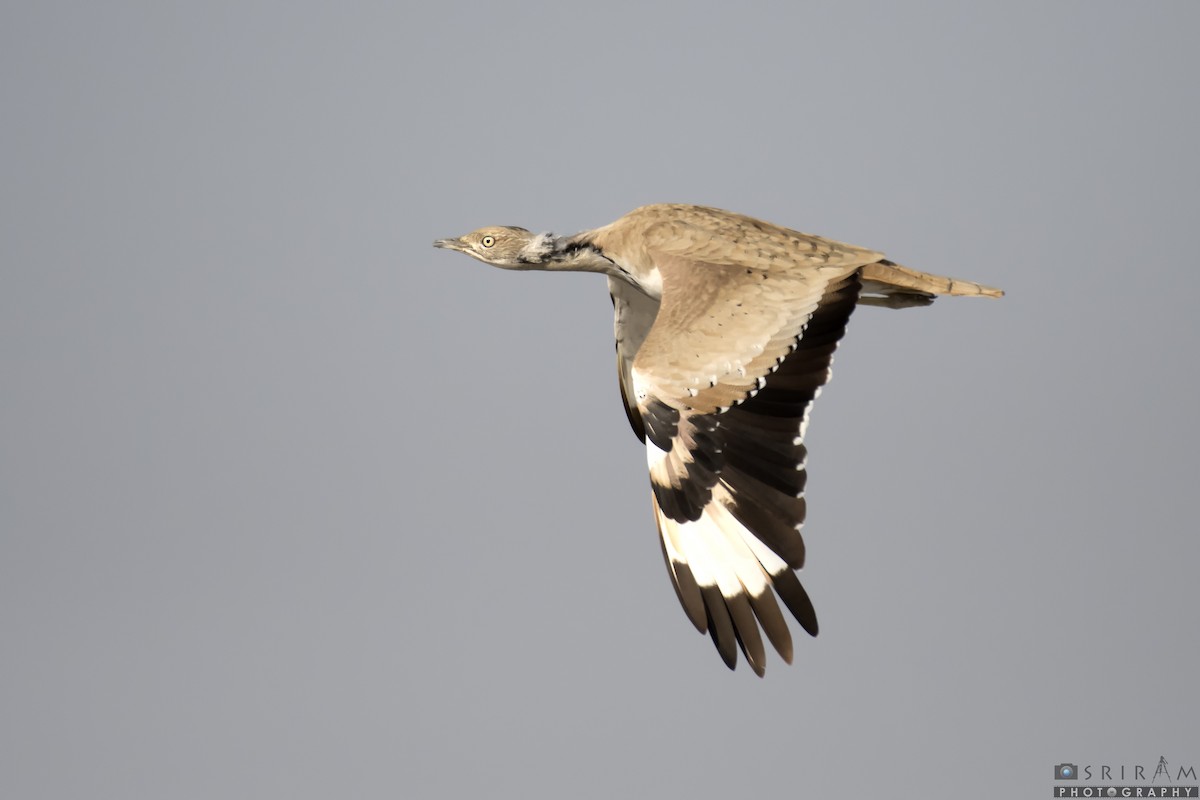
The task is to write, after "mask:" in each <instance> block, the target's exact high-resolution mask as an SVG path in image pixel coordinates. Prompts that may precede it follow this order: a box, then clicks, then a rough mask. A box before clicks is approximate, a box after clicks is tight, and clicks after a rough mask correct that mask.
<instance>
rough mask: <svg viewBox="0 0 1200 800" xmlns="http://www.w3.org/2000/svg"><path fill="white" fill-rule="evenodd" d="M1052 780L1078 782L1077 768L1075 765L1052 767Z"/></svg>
mask: <svg viewBox="0 0 1200 800" xmlns="http://www.w3.org/2000/svg"><path fill="white" fill-rule="evenodd" d="M1054 780H1056V781H1076V780H1079V767H1078V766H1076V765H1075V764H1057V765H1055V767H1054Z"/></svg>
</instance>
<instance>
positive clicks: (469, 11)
mask: <svg viewBox="0 0 1200 800" xmlns="http://www.w3.org/2000/svg"><path fill="white" fill-rule="evenodd" d="M1198 26H1200V6H1198V5H1197V4H1196V3H1194V2H1153V3H1127V2H1079V3H1052V4H1032V3H1031V4H1004V5H1002V6H1001V5H999V4H997V5H996V6H994V7H992V8H990V9H982V8H979V7H976V4H953V3H945V4H933V3H924V4H889V3H862V4H833V3H829V4H824V5H822V6H820V7H816V6H808V7H805V6H803V5H795V6H793V5H790V4H766V3H736V4H729V3H704V4H695V3H660V4H653V5H652V6H650V5H639V4H632V3H604V4H590V5H588V6H586V7H582V6H580V7H574V6H570V5H563V4H550V3H545V4H538V3H518V4H510V5H505V6H499V5H497V6H492V5H488V4H483V3H480V4H455V3H442V4H438V5H437V6H436V8H435V7H434V6H433V5H432V4H430V5H429V6H428V7H420V8H418V7H415V6H414V5H413V4H403V3H399V4H366V3H363V4H339V5H338V6H337V7H336V9H335V8H334V7H333V6H332V5H330V6H326V5H321V4H313V3H293V4H276V5H270V4H259V3H207V4H194V5H185V4H137V3H110V4H82V3H80V4H53V3H39V4H23V5H22V6H21V7H17V4H7V5H6V6H5V7H4V8H3V10H0V102H2V108H3V111H2V113H0V375H2V382H0V647H2V648H3V649H2V652H0V796H4V797H13V798H18V797H19V798H43V797H44V798H61V797H87V798H141V797H145V798H212V797H222V798H263V797H294V798H310V797H311V798H318V797H320V798H324V797H334V796H338V797H343V796H344V797H397V796H401V797H456V796H463V795H467V794H470V795H478V796H485V797H486V796H499V797H507V796H521V797H614V796H629V797H638V796H649V795H650V794H651V793H654V795H656V796H662V797H696V798H703V797H730V796H760V795H761V796H767V795H774V796H787V797H791V796H807V797H829V798H837V797H863V796H867V794H868V793H879V792H883V791H888V792H892V793H898V794H899V795H901V796H903V795H904V794H906V793H910V792H911V793H913V794H915V793H916V792H917V791H918V790H917V788H916V787H920V788H919V792H920V794H921V796H923V797H930V798H953V797H961V796H963V795H964V787H967V786H969V785H970V784H972V783H979V784H980V785H981V788H979V789H978V790H977V792H976V794H977V795H979V796H996V797H1001V796H1014V797H1015V796H1021V797H1037V796H1049V792H1050V789H1051V785H1052V780H1051V777H1052V766H1053V765H1054V764H1056V763H1058V762H1060V761H1064V760H1065V761H1075V762H1078V763H1080V764H1113V765H1116V764H1130V765H1132V764H1142V765H1151V766H1152V765H1153V764H1154V763H1156V761H1157V759H1158V757H1159V756H1160V755H1164V756H1165V757H1166V758H1167V759H1168V761H1169V762H1170V763H1172V764H1173V765H1186V764H1200V729H1198V728H1197V725H1196V712H1197V710H1198V708H1197V691H1196V684H1195V677H1194V676H1195V664H1196V661H1197V657H1198V656H1200V648H1198V645H1197V640H1198V638H1200V636H1198V633H1200V630H1198V629H1200V625H1198V621H1197V608H1198V605H1197V600H1196V591H1195V568H1196V564H1197V563H1198V561H1200V542H1198V540H1197V537H1196V534H1195V526H1194V522H1193V517H1194V513H1193V507H1194V505H1195V503H1194V493H1195V490H1194V486H1193V484H1194V483H1195V480H1196V476H1197V466H1196V452H1197V446H1198V445H1200V435H1198V433H1200V431H1198V426H1197V422H1196V415H1195V411H1194V408H1195V404H1196V394H1197V388H1198V387H1197V363H1198V358H1197V345H1198V344H1200V330H1198V327H1200V326H1198V323H1197V320H1196V315H1195V313H1194V311H1193V304H1194V300H1195V297H1196V295H1197V292H1198V291H1200V281H1198V279H1197V274H1198V273H1197V270H1196V268H1195V266H1194V265H1193V263H1192V262H1193V261H1194V256H1193V249H1194V247H1193V241H1192V239H1193V231H1194V229H1195V227H1196V224H1197V220H1198V219H1200V203H1198V202H1197V194H1196V187H1197V185H1198V184H1200V158H1198V157H1197V151H1196V145H1195V142H1196V141H1200V124H1198V123H1200V102H1198V101H1200V98H1198V97H1197V88H1196V87H1197V81H1196V76H1197V75H1200V55H1198V54H1197V50H1196V48H1195V46H1194V35H1195V31H1196V30H1197V29H1198ZM657 201H680V202H696V203H706V204H712V205H718V206H722V207H726V208H730V209H734V210H736V211H740V212H743V213H749V214H753V215H756V216H760V217H763V218H765V219H769V220H771V221H774V222H778V223H780V224H785V225H789V226H792V227H796V228H799V229H801V230H805V231H810V232H813V233H818V234H822V235H825V236H829V237H832V238H836V239H841V240H845V241H849V242H853V243H855V244H858V245H862V246H865V247H871V248H875V249H879V250H883V251H885V252H886V253H888V255H889V256H891V257H893V258H895V259H896V260H898V261H901V262H902V263H905V264H907V265H910V266H912V267H914V268H918V269H924V270H928V271H931V272H935V273H941V274H948V275H953V276H958V277H963V278H968V279H971V280H975V281H980V282H983V283H987V284H992V285H998V286H1001V287H1003V288H1004V289H1006V290H1007V291H1008V297H1006V298H1005V299H1004V300H1002V301H999V302H985V301H972V300H966V299H963V300H959V299H950V298H948V299H944V300H941V301H939V302H938V303H937V304H935V305H934V306H933V307H932V308H929V309H920V310H912V311H905V312H891V311H886V310H881V309H872V308H863V309H860V310H859V311H858V312H856V314H855V316H854V318H853V319H852V321H851V325H850V329H849V333H848V334H847V337H846V339H845V341H844V343H843V346H842V348H841V349H840V350H839V353H838V358H837V364H836V366H835V369H834V379H833V381H832V383H831V384H830V386H829V388H828V389H827V390H826V392H825V393H824V395H823V396H822V398H821V400H820V401H819V402H818V404H817V406H816V409H815V412H814V416H813V422H812V426H811V428H810V431H809V447H810V453H811V457H810V463H809V467H810V470H809V472H810V482H809V508H810V516H809V523H808V525H807V526H806V539H807V541H808V545H809V561H808V566H807V567H806V568H805V570H804V572H803V573H802V577H803V579H804V582H805V585H806V587H807V588H808V589H809V591H810V593H811V594H812V596H813V599H814V602H815V604H816V607H817V610H818V613H819V615H820V618H821V623H822V632H821V636H820V637H819V638H818V639H816V640H808V639H807V638H805V639H804V640H803V641H800V640H799V639H798V640H797V655H796V663H795V664H794V665H793V666H791V667H785V666H783V665H782V664H781V663H780V662H779V660H778V659H777V658H773V659H771V660H770V661H769V666H768V672H767V677H766V679H765V680H761V681H760V680H758V679H756V678H755V677H754V676H753V674H752V673H751V672H750V671H749V670H748V669H747V668H746V666H745V664H743V665H742V666H741V668H740V669H739V670H738V671H737V672H736V673H733V674H730V673H728V672H727V670H726V669H725V667H724V666H723V665H722V664H721V662H720V659H719V658H718V657H717V655H716V653H715V651H714V650H713V648H712V646H711V644H710V643H709V641H708V640H707V639H704V638H701V637H700V636H698V635H697V634H696V633H695V631H694V630H693V629H692V627H691V626H690V624H689V623H688V622H687V620H686V618H685V617H684V615H683V613H682V611H681V610H680V609H679V607H678V604H677V602H676V600H675V598H674V595H673V593H672V591H671V588H670V584H669V582H668V579H667V576H666V574H665V570H664V567H663V564H662V561H661V557H660V555H659V546H658V543H657V541H656V540H655V532H654V524H653V520H652V519H651V516H650V513H649V498H648V494H649V489H648V485H647V479H646V476H645V474H644V455H643V453H642V451H641V447H640V445H639V444H638V442H637V440H636V439H635V438H634V436H633V434H632V433H631V432H630V431H629V430H628V426H627V423H626V421H625V418H624V414H623V413H622V410H621V407H620V400H619V395H618V391H617V386H616V375H615V370H614V367H613V356H612V337H611V327H610V326H611V316H610V310H609V301H608V297H607V296H606V293H605V290H604V284H603V281H602V280H601V279H599V278H597V277H596V276H581V275H567V276H558V275H544V274H511V273H505V272H502V271H500V270H494V269H490V268H488V267H485V266H483V265H481V264H477V263H475V262H471V261H469V260H468V259H465V258H462V257H455V256H452V255H449V254H446V253H443V252H438V251H435V250H433V249H431V248H430V241H431V240H432V239H434V238H435V237H439V236H449V235H457V234H460V233H462V232H464V231H466V230H468V229H471V228H475V227H478V226H481V225H485V224H513V225H522V226H525V227H528V228H534V229H539V230H555V231H557V232H561V233H567V232H572V231H574V230H578V229H581V228H589V227H593V226H596V225H600V224H603V223H606V222H609V221H611V220H612V219H615V218H616V217H618V216H619V215H621V214H623V213H625V212H626V211H629V210H630V209H632V208H634V207H635V206H637V205H640V204H643V203H647V202H657Z"/></svg>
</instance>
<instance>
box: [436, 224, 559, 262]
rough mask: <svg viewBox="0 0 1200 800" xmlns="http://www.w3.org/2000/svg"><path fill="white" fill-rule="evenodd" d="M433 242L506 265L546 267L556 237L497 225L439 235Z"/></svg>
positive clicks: (447, 248) (438, 245) (552, 251)
mask: <svg viewBox="0 0 1200 800" xmlns="http://www.w3.org/2000/svg"><path fill="white" fill-rule="evenodd" d="M433 246H434V247H441V248H443V249H445V250H457V251H458V252H460V253H466V254H467V255H469V256H471V257H472V258H477V259H479V260H480V261H483V262H484V263H487V264H491V265H493V266H496V267H503V268H504V269H545V265H546V262H547V260H548V259H549V258H550V256H551V255H552V254H553V253H554V237H553V236H551V235H550V234H548V233H531V232H529V231H527V230H525V229H524V228H515V227H509V226H497V227H492V228H480V229H479V230H477V231H471V232H470V233H468V234H465V235H463V236H459V237H458V238H457V239H438V240H437V241H436V242H434V243H433Z"/></svg>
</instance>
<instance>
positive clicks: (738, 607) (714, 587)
mask: <svg viewBox="0 0 1200 800" xmlns="http://www.w3.org/2000/svg"><path fill="white" fill-rule="evenodd" d="M435 245H436V246H439V247H445V248H448V249H453V250H459V251H461V252H465V253H467V254H468V255H471V256H473V257H475V258H477V259H479V260H481V261H485V262H487V263H490V264H493V265H495V266H500V267H504V268H507V269H543V270H565V271H583V272H600V273H604V274H605V275H607V276H608V283H609V292H610V294H611V296H612V299H613V306H614V329H615V334H616V342H617V369H618V376H619V379H620V385H621V395H622V398H623V399H624V402H625V409H626V412H627V414H628V416H629V421H630V424H631V425H632V427H633V429H634V431H635V432H636V433H637V434H638V436H639V438H641V439H643V441H645V442H646V449H647V463H648V466H649V469H650V479H651V486H652V488H653V496H654V509H655V516H656V517H657V522H658V528H659V533H660V537H661V542H662V547H663V555H664V558H665V560H666V563H667V568H668V571H669V572H670V575H671V578H672V582H673V584H674V586H675V589H676V592H677V594H678V596H679V600H680V603H681V604H682V605H683V608H684V611H685V612H686V613H687V615H688V617H689V618H690V619H691V621H692V623H693V624H694V625H695V626H696V628H697V629H698V630H700V631H701V632H705V631H707V632H709V633H711V635H712V637H713V641H714V644H715V645H716V647H717V650H718V651H719V652H720V654H721V656H722V658H723V659H724V660H725V663H726V664H727V665H729V666H730V668H732V667H733V666H735V664H736V662H737V648H738V647H739V646H740V647H741V649H742V652H743V653H744V654H745V656H746V659H747V661H749V663H750V665H751V667H753V669H754V670H755V672H757V673H758V674H760V675H761V674H762V672H763V668H764V664H765V648H764V647H763V643H762V637H761V635H760V633H759V626H760V625H761V626H762V630H763V631H764V632H765V633H766V634H767V638H768V639H769V640H770V641H771V643H772V644H773V645H774V646H775V648H776V649H777V650H778V651H779V653H780V655H781V656H783V658H784V660H785V661H788V662H790V661H791V657H792V643H791V635H790V633H789V632H788V628H787V624H786V623H785V622H784V618H783V615H782V613H781V612H780V609H779V606H778V604H777V603H776V601H775V594H778V596H779V598H780V599H782V600H783V601H784V604H785V605H786V606H787V608H788V609H789V611H791V613H792V615H793V616H795V617H796V619H797V620H798V621H799V622H800V624H801V625H802V626H803V627H804V628H805V630H807V631H808V632H809V633H810V634H812V635H816V632H817V621H816V614H815V612H814V611H813V608H812V604H811V602H810V601H809V598H808V595H807V593H806V592H805V591H804V589H803V587H802V586H801V585H800V582H799V580H798V579H797V577H796V574H795V570H797V569H799V568H800V567H801V566H802V565H803V563H804V541H803V539H802V538H801V536H800V527H801V525H802V523H803V521H804V515H805V500H804V482H805V462H806V456H807V453H806V451H805V448H804V444H803V437H804V431H805V428H806V426H807V422H808V413H809V409H810V408H811V406H812V402H813V400H814V399H815V398H816V396H817V394H818V393H819V392H820V389H821V386H823V385H824V384H825V382H826V381H827V380H828V378H829V370H830V364H831V363H832V360H833V351H834V349H835V348H836V347H837V343H838V340H839V339H841V337H842V334H843V333H844V331H845V327H846V323H847V321H848V320H849V317H850V314H851V312H852V311H853V310H854V307H855V305H856V304H858V303H863V304H872V305H885V306H890V307H894V308H902V307H907V306H913V305H927V304H928V303H930V302H932V299H933V296H934V295H938V294H951V295H982V296H991V297H998V296H1000V295H1001V294H1002V292H1000V291H999V290H997V289H991V288H989V287H985V286H981V285H979V284H975V283H970V282H967V281H959V280H953V279H949V278H942V277H939V276H936V275H929V274H926V273H921V272H916V271H914V270H910V269H907V268H905V267H900V266H899V265H896V264H894V263H893V262H891V261H888V260H886V259H885V258H884V257H883V255H882V254H881V253H877V252H875V251H872V250H866V249H864V248H860V247H855V246H853V245H848V244H843V243H841V242H835V241H832V240H829V239H822V238H820V237H817V236H811V235H808V234H804V233H799V232H798V231H793V230H790V229H787V228H781V227H778V226H775V225H771V224H770V223H766V222H763V221H761V220H757V219H754V218H752V217H746V216H743V215H740V214H734V213H731V212H728V211H721V210H719V209H713V208H706V207H703V206H689V205H652V206H644V207H642V208H639V209H636V210H635V211H633V212H631V213H629V214H627V215H625V216H624V217H622V218H621V219H619V220H617V221H616V222H613V223H612V224H610V225H606V226H604V227H602V228H597V229H595V230H591V231H584V232H582V233H579V234H576V235H575V236H571V237H562V238H559V237H554V236H551V235H550V234H532V233H530V232H529V231H526V230H524V229H522V228H483V229H480V230H478V231H475V232H473V233H470V234H467V235H466V236H463V237H460V238H458V239H442V240H439V241H438V242H435ZM772 589H774V594H773V593H772Z"/></svg>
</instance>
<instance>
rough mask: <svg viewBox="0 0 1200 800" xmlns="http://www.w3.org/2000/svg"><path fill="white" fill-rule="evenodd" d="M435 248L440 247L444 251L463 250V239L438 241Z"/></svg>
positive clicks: (434, 244)
mask: <svg viewBox="0 0 1200 800" xmlns="http://www.w3.org/2000/svg"><path fill="white" fill-rule="evenodd" d="M433 246H434V247H440V248H442V249H443V250H462V249H463V241H462V239H438V240H436V241H435V242H434V243H433Z"/></svg>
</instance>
